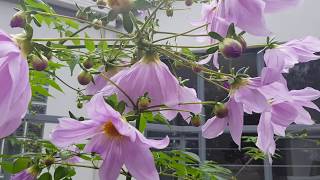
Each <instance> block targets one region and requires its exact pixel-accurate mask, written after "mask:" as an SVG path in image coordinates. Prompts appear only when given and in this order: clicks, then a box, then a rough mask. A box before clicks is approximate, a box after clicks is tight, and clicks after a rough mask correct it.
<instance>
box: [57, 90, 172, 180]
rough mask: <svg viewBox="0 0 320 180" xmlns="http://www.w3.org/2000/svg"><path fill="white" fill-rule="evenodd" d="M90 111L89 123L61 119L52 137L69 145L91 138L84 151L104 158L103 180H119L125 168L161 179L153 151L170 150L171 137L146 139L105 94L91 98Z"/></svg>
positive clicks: (141, 176) (145, 178)
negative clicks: (107, 101) (168, 148)
mask: <svg viewBox="0 0 320 180" xmlns="http://www.w3.org/2000/svg"><path fill="white" fill-rule="evenodd" d="M87 111H88V115H89V117H90V119H91V120H88V121H82V122H80V121H77V120H74V119H70V118H61V119H60V120H59V121H60V123H59V125H58V126H57V128H56V129H55V130H54V131H53V132H52V134H51V138H52V142H53V143H54V144H56V145H58V146H68V145H70V144H73V143H75V142H77V141H81V140H85V139H88V138H91V140H90V141H89V143H88V144H87V145H86V147H85V149H84V151H85V152H88V153H89V152H96V153H99V154H100V155H101V157H102V158H103V159H104V161H103V164H102V166H101V167H100V171H99V175H100V179H101V180H115V179H117V177H118V176H119V173H120V170H121V168H122V166H123V165H125V166H126V168H127V169H128V170H129V172H130V173H131V174H132V176H133V177H135V178H136V179H138V180H140V179H141V180H142V179H143V180H148V179H150V180H154V179H159V175H158V173H157V170H156V167H155V164H154V160H153V156H152V153H151V151H150V150H149V148H151V147H152V148H157V149H163V148H165V147H167V146H168V144H169V138H168V137H166V138H164V139H163V140H150V139H146V138H145V137H144V136H143V135H142V134H141V133H140V132H139V131H138V130H137V129H135V128H134V127H132V126H131V125H130V124H129V123H128V122H127V121H126V120H125V119H124V118H123V117H121V115H120V113H118V112H117V111H115V110H114V109H112V108H111V107H110V106H109V105H108V104H106V103H105V101H104V98H103V96H102V95H101V94H98V95H96V96H94V97H93V98H92V99H91V101H90V102H89V103H88V104H87Z"/></svg>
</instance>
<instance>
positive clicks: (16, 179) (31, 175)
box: [11, 166, 40, 180]
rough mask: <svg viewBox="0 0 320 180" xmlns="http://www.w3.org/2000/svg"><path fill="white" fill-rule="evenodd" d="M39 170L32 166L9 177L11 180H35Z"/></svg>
mask: <svg viewBox="0 0 320 180" xmlns="http://www.w3.org/2000/svg"><path fill="white" fill-rule="evenodd" d="M39 171H40V170H39V168H38V167H36V166H32V167H30V168H28V169H26V170H23V171H21V172H19V173H17V174H15V175H13V176H12V177H11V180H36V179H37V176H38V174H39Z"/></svg>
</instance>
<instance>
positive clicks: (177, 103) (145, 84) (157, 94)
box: [101, 55, 202, 120]
mask: <svg viewBox="0 0 320 180" xmlns="http://www.w3.org/2000/svg"><path fill="white" fill-rule="evenodd" d="M111 81H113V82H114V83H116V84H117V86H118V87H116V86H114V85H113V84H111V83H108V85H107V86H106V87H105V88H103V89H102V90H101V93H103V94H104V95H106V96H108V95H112V94H114V93H116V94H117V95H118V98H119V99H120V100H123V101H125V102H126V104H127V105H128V109H133V108H134V107H133V105H132V104H133V103H136V102H137V101H138V99H139V97H141V96H143V95H144V94H145V93H147V94H148V96H149V97H150V98H151V104H149V106H159V105H166V106H167V107H169V108H170V109H173V110H170V111H172V112H167V111H166V112H163V111H162V112H163V114H164V115H165V116H166V117H167V118H168V119H169V120H170V119H172V118H174V117H175V115H176V114H177V113H178V112H179V110H187V111H190V112H193V113H194V114H198V113H200V112H201V107H202V106H201V104H188V105H183V104H181V103H192V102H199V101H200V100H199V99H198V98H197V94H196V92H195V90H194V89H191V88H186V87H184V86H182V85H180V84H179V82H178V80H177V78H176V77H175V76H173V75H172V73H171V72H170V70H169V68H168V67H167V65H166V64H164V63H163V62H161V61H160V59H159V58H158V57H157V56H155V55H150V56H145V57H144V58H142V59H141V60H140V61H138V62H137V63H136V64H134V65H133V66H132V67H131V68H129V69H125V70H122V71H121V72H119V73H118V74H116V75H115V76H114V77H112V78H111ZM119 88H120V89H121V90H122V91H124V92H125V94H126V95H127V96H129V97H130V99H131V100H132V102H131V101H130V100H129V98H128V97H127V96H126V95H125V94H124V93H123V92H122V91H121V90H120V89H119ZM155 109H159V107H158V108H153V110H155ZM166 109H168V108H166ZM181 114H182V115H183V117H186V116H188V114H190V113H188V112H181Z"/></svg>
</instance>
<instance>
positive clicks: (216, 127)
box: [202, 116, 227, 139]
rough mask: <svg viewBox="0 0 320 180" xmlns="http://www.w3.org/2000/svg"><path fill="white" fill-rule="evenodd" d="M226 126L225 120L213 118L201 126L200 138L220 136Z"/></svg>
mask: <svg viewBox="0 0 320 180" xmlns="http://www.w3.org/2000/svg"><path fill="white" fill-rule="evenodd" d="M226 126H227V121H226V119H225V118H223V119H220V118H217V117H216V116H214V117H213V118H211V119H209V120H208V121H207V122H206V123H205V124H204V125H203V126H202V136H203V137H204V138H207V139H211V138H216V137H218V136H220V135H221V134H222V133H223V131H224V129H225V128H226Z"/></svg>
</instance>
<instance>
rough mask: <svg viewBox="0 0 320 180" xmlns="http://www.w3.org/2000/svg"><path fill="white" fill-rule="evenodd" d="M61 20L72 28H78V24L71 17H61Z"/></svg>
mask: <svg viewBox="0 0 320 180" xmlns="http://www.w3.org/2000/svg"><path fill="white" fill-rule="evenodd" d="M63 21H64V22H65V23H66V24H67V25H68V26H70V27H72V28H73V29H79V24H78V23H77V22H75V21H73V20H71V19H67V18H63Z"/></svg>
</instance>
